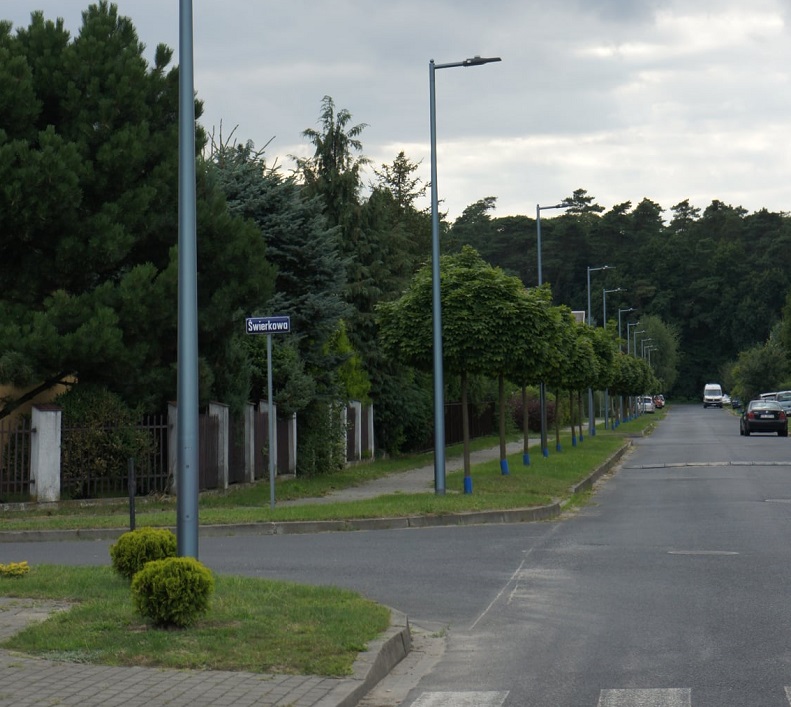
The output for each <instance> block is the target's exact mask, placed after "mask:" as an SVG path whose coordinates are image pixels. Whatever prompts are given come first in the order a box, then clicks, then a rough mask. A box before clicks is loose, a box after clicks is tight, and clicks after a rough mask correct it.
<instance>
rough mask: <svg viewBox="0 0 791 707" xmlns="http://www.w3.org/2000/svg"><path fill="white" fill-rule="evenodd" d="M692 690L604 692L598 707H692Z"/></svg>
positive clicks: (601, 693) (600, 695) (600, 696)
mask: <svg viewBox="0 0 791 707" xmlns="http://www.w3.org/2000/svg"><path fill="white" fill-rule="evenodd" d="M691 705H692V690H690V689H688V688H669V689H656V690H602V691H601V692H600V693H599V704H598V707H691Z"/></svg>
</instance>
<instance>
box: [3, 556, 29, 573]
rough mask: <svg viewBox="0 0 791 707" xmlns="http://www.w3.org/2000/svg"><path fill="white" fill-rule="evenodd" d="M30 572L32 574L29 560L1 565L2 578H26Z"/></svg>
mask: <svg viewBox="0 0 791 707" xmlns="http://www.w3.org/2000/svg"><path fill="white" fill-rule="evenodd" d="M28 572H30V565H28V563H27V560H23V561H22V562H9V563H8V564H7V565H3V564H0V577H24V576H25V575H26V574H27V573H28Z"/></svg>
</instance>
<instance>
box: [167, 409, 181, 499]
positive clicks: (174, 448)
mask: <svg viewBox="0 0 791 707" xmlns="http://www.w3.org/2000/svg"><path fill="white" fill-rule="evenodd" d="M178 418H179V410H178V406H177V405H176V403H168V479H170V493H172V494H173V495H176V494H178V488H176V478H177V476H178V474H176V467H177V464H178V459H177V455H178V448H179V446H178V439H177V430H178V421H179V419H178Z"/></svg>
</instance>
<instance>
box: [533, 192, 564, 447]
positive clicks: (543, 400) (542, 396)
mask: <svg viewBox="0 0 791 707" xmlns="http://www.w3.org/2000/svg"><path fill="white" fill-rule="evenodd" d="M567 208H568V204H554V205H553V206H539V205H538V204H536V232H537V236H538V285H539V287H540V286H541V285H542V284H543V283H544V276H543V271H542V269H541V212H542V211H548V210H549V209H567ZM538 399H539V407H540V409H541V453H542V454H543V455H544V456H545V457H548V456H549V446H548V444H547V387H546V385H545V384H544V381H541V382H540V383H539V384H538Z"/></svg>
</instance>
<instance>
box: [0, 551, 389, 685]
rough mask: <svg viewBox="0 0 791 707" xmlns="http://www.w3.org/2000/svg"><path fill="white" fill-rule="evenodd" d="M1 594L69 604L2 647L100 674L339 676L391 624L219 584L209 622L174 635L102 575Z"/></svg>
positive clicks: (69, 570)
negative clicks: (112, 669)
mask: <svg viewBox="0 0 791 707" xmlns="http://www.w3.org/2000/svg"><path fill="white" fill-rule="evenodd" d="M0 595H2V596H7V597H20V601H21V602H22V601H26V600H29V599H49V600H57V601H59V602H60V601H64V602H70V603H73V607H72V608H70V609H69V610H67V611H61V612H57V613H55V614H54V615H53V616H51V617H50V618H49V619H48V620H46V621H44V622H42V623H40V624H34V625H31V626H30V627H28V628H26V629H25V630H24V631H22V632H21V633H18V634H16V635H15V636H13V637H11V638H10V639H8V640H6V641H4V642H2V643H0V646H2V647H3V648H8V649H12V650H18V651H24V652H25V653H29V654H32V655H36V656H38V657H41V658H48V659H50V660H63V661H70V662H84V663H99V664H104V665H135V666H142V667H161V668H179V669H195V670H246V671H250V672H254V673H267V672H272V673H283V674H304V675H328V676H343V675H348V674H350V673H351V669H352V665H353V663H354V661H355V659H356V658H357V654H358V653H359V652H360V651H362V650H365V647H366V645H367V643H368V641H371V640H373V639H374V638H376V637H377V636H378V635H380V634H381V633H382V631H384V630H385V629H386V628H387V626H388V625H389V620H390V612H389V610H388V609H387V608H385V607H383V606H379V605H377V604H375V603H374V602H372V601H369V600H367V599H364V598H362V597H360V596H359V595H358V594H355V593H354V592H350V591H346V590H342V589H336V588H331V587H309V586H303V585H299V584H294V583H290V582H275V581H269V580H265V579H253V578H249V577H236V576H224V575H215V592H214V595H213V597H212V601H211V607H210V609H209V610H208V613H207V614H206V615H205V616H204V617H203V618H201V619H199V620H198V621H197V622H196V623H195V624H194V625H193V626H190V627H188V628H184V629H180V630H164V629H158V628H154V627H153V626H152V625H151V624H150V623H148V622H146V621H145V620H143V619H142V618H141V617H140V616H139V614H137V612H136V611H135V606H134V603H133V600H132V596H131V593H130V589H129V582H128V580H126V579H124V578H122V577H120V576H119V575H117V574H116V573H115V572H113V571H112V569H111V568H110V566H109V562H108V566H107V567H98V568H97V567H63V566H60V565H37V566H34V567H32V568H31V569H30V572H29V574H27V575H26V576H25V577H23V578H4V577H0Z"/></svg>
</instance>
